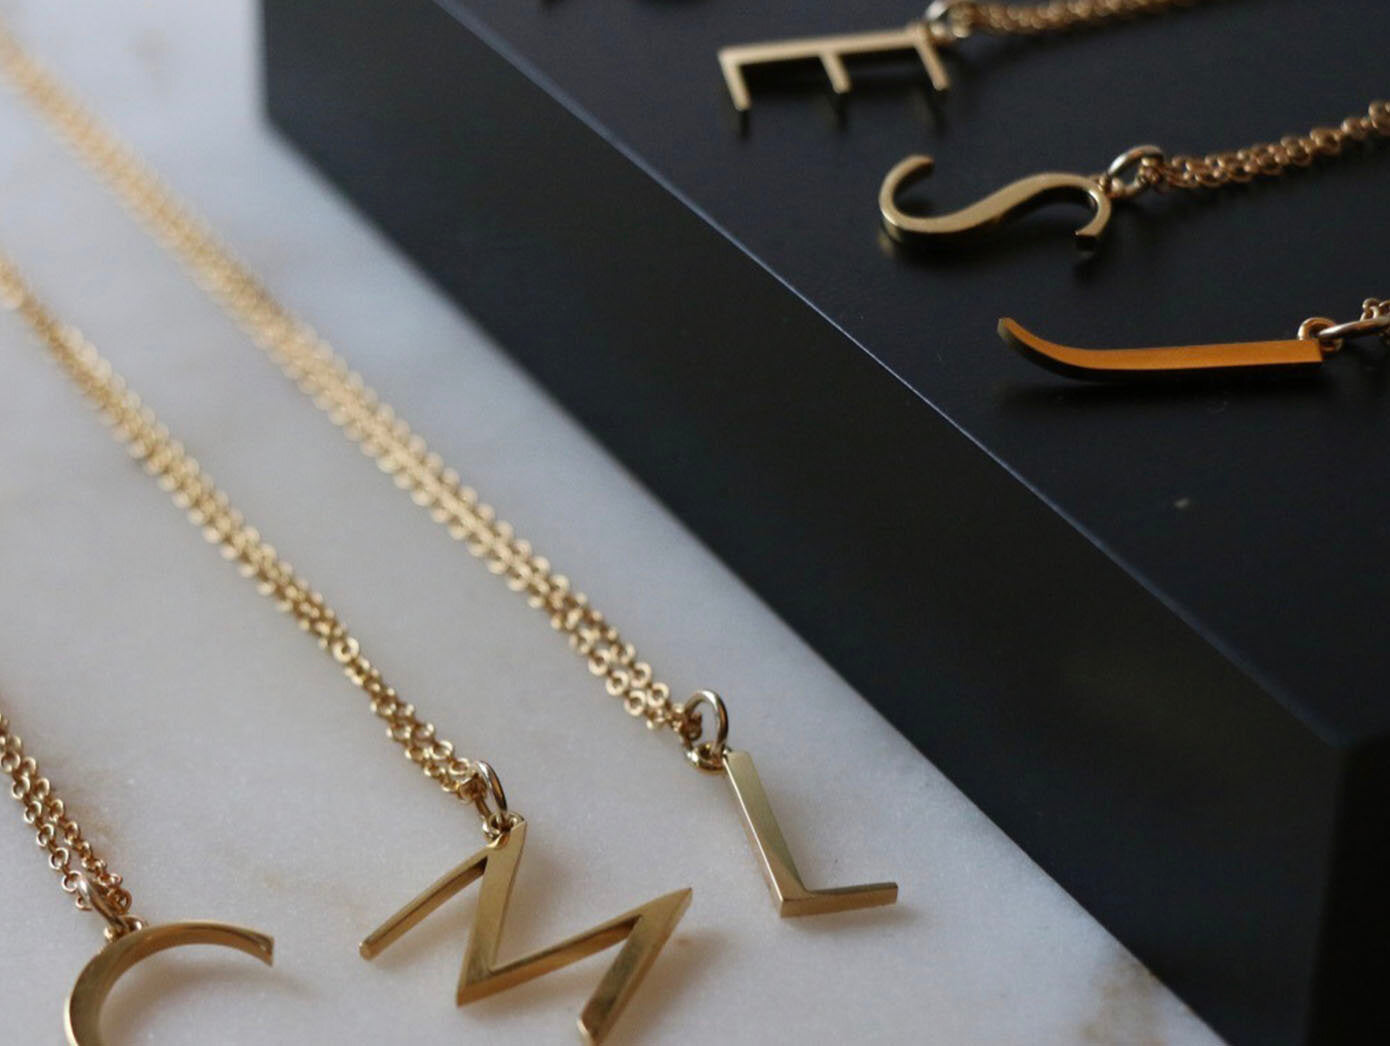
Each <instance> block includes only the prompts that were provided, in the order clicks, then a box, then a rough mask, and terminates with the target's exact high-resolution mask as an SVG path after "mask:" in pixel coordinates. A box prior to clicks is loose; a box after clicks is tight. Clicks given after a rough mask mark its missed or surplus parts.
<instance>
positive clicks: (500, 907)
mask: <svg viewBox="0 0 1390 1046" xmlns="http://www.w3.org/2000/svg"><path fill="white" fill-rule="evenodd" d="M525 843H526V822H525V821H522V822H520V823H519V824H517V825H516V826H515V827H514V828H512V829H511V831H510V832H508V833H507V834H505V835H503V836H502V837H501V838H500V839H498V840H497V841H496V842H495V843H491V844H489V845H488V846H485V847H483V849H481V850H479V851H478V852H477V853H475V854H474V855H473V856H472V857H470V858H468V860H466V861H464V862H463V863H462V864H461V865H459V866H458V867H457V868H455V869H454V870H453V871H451V872H449V873H448V874H447V875H445V876H444V877H443V878H441V879H440V880H439V881H438V882H436V883H435V884H434V885H433V886H431V887H430V888H429V889H427V890H426V891H425V892H424V893H422V894H420V896H419V897H416V898H415V899H414V900H413V901H411V902H410V903H409V904H407V905H406V906H405V907H404V908H402V909H401V910H400V911H398V912H397V913H396V914H395V915H393V916H391V918H389V919H387V920H386V922H384V923H382V924H381V926H379V927H378V928H377V929H376V930H374V931H373V932H372V933H371V935H370V936H368V937H367V939H366V940H364V941H363V942H362V949H361V950H362V957H363V958H364V959H373V958H375V957H376V956H378V955H380V954H381V953H382V952H383V951H385V950H386V949H387V948H389V947H390V946H391V945H392V944H394V943H395V942H396V941H398V940H399V939H400V938H401V937H403V936H405V934H406V933H408V932H409V931H410V930H411V929H413V928H414V927H415V926H417V925H419V924H420V923H421V922H423V921H424V920H425V919H427V918H428V917H429V916H430V915H431V914H432V913H433V912H434V911H435V910H436V909H438V908H439V907H440V906H441V905H443V904H445V903H446V902H447V901H448V900H449V899H450V898H451V897H453V896H454V895H455V894H457V893H458V892H459V891H461V890H463V889H465V888H466V887H467V886H469V885H470V884H471V883H472V882H473V881H474V880H476V879H478V878H480V877H481V879H482V880H483V882H482V885H481V886H480V887H479V888H478V911H477V914H476V916H475V917H474V919H473V929H472V931H471V932H470V933H469V935H468V950H467V951H466V952H465V953H464V957H463V971H462V972H461V973H460V975H459V984H458V995H457V1001H458V1004H459V1005H460V1006H462V1005H464V1004H465V1003H469V1002H473V1001H474V1000H475V999H482V998H484V997H486V996H488V995H495V994H496V993H498V992H503V991H506V990H507V989H508V988H515V987H516V986H517V985H519V984H525V983H526V982H527V981H530V980H534V979H535V978H537V977H543V976H545V975H546V974H547V973H553V972H554V971H556V970H559V969H563V968H564V967H566V966H568V965H570V964H571V963H574V962H578V961H579V960H580V959H583V958H586V957H588V956H590V955H593V954H595V953H597V952H601V951H603V950H604V949H606V948H611V947H612V946H613V945H615V944H617V943H619V942H620V941H621V942H624V943H623V947H622V950H621V951H620V952H619V953H618V956H617V958H616V959H614V961H613V964H612V965H611V966H609V967H608V970H607V972H606V973H605V974H604V975H603V980H601V981H600V982H599V986H598V988H596V989H595V990H594V993H593V994H592V995H591V996H589V1001H588V1002H587V1003H585V1005H584V1010H583V1012H582V1013H580V1015H579V1031H580V1033H581V1034H582V1035H583V1036H584V1037H585V1039H586V1040H587V1041H589V1042H593V1043H599V1042H602V1041H603V1038H604V1036H606V1035H607V1034H608V1032H609V1031H610V1030H611V1029H612V1027H613V1025H614V1023H616V1021H617V1020H618V1017H619V1015H620V1014H621V1013H622V1011H623V1007H625V1006H626V1005H627V1004H628V1002H629V1001H630V1000H631V998H632V996H633V993H635V992H636V991H637V987H638V985H640V984H641V983H642V978H643V977H645V976H646V974H647V971H648V970H649V969H650V968H651V965H652V963H653V962H655V961H656V957H657V954H658V953H659V952H660V951H661V949H662V946H663V945H665V943H666V941H667V940H668V939H669V938H670V936H671V933H672V931H673V930H675V928H676V923H678V922H680V920H681V916H682V915H684V914H685V910H686V908H687V907H688V906H689V904H690V896H691V891H690V890H688V889H685V890H676V891H675V892H674V893H668V894H666V895H665V896H662V897H657V898H655V899H654V900H651V901H648V902H647V903H646V904H644V905H641V906H640V907H637V908H634V909H632V910H631V911H629V912H624V913H623V914H622V915H619V916H618V917H616V918H614V919H610V920H608V922H606V923H601V924H600V925H598V926H595V927H593V928H591V929H588V930H585V931H584V932H583V933H579V934H575V935H574V936H573V937H570V938H568V939H567V940H563V941H561V942H560V943H559V944H554V945H551V946H550V947H549V948H542V949H541V950H540V951H537V952H533V953H532V954H530V955H527V956H524V957H522V958H520V959H514V960H512V961H511V962H509V963H504V964H502V965H498V963H497V949H498V945H499V944H500V943H501V939H502V926H503V923H504V922H505V921H506V918H507V902H508V901H509V900H510V899H511V893H512V880H513V879H514V878H515V876H516V868H517V864H518V863H519V862H520V860H521V851H522V847H523V846H524V845H525Z"/></svg>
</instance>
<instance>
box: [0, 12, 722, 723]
mask: <svg viewBox="0 0 1390 1046" xmlns="http://www.w3.org/2000/svg"><path fill="white" fill-rule="evenodd" d="M0 70H3V72H4V73H5V75H6V76H7V77H8V78H9V80H10V81H11V83H12V84H13V85H14V87H15V88H16V89H17V90H18V92H19V93H20V95H21V97H23V98H24V99H25V100H26V101H27V102H28V103H29V104H30V105H31V106H32V107H33V108H34V109H35V110H36V111H37V112H39V113H40V114H41V115H42V116H43V117H44V118H45V119H46V120H47V121H48V122H49V123H50V124H51V125H52V126H53V127H54V129H55V130H56V131H57V132H58V134H59V135H60V136H61V137H62V138H63V140H65V141H66V142H67V143H68V145H69V146H70V147H71V148H72V150H73V151H74V153H76V155H77V156H78V157H79V158H80V159H81V160H82V161H83V162H84V163H85V164H86V165H87V166H88V167H89V168H90V169H91V170H92V171H93V172H94V173H96V174H97V175H98V176H99V177H100V178H101V179H102V180H103V181H104V182H105V183H106V184H107V186H108V187H109V188H110V189H111V190H112V191H113V192H114V193H115V194H116V195H117V197H118V198H119V199H120V200H121V202H122V204H123V205H124V206H125V207H126V209H127V210H128V211H129V212H130V213H131V214H132V215H134V216H135V217H136V218H137V219H138V220H139V221H140V222H141V223H142V224H143V225H144V226H145V228H146V229H147V230H148V231H149V232H150V234H151V235H152V236H153V237H154V238H155V239H157V240H158V241H159V242H160V243H161V244H163V245H165V246H166V247H167V248H168V249H169V250H170V251H172V252H173V253H174V254H175V255H176V256H177V257H178V258H179V259H180V260H181V261H182V262H183V264H184V265H185V266H186V267H187V268H188V270H189V271H190V273H191V274H192V276H193V277H194V279H195V281H196V282H197V283H198V285H199V286H201V287H202V288H203V289H204V290H205V291H206V292H207V293H208V294H209V295H211V296H212V297H213V298H214V299H215V300H216V301H217V302H218V303H219V304H220V305H221V307H222V308H223V309H224V310H225V311H226V312H227V313H228V314H229V315H230V316H231V317H232V318H233V319H234V320H235V321H236V322H237V323H238V324H239V325H240V326H241V327H242V328H243V329H244V330H245V331H246V333H247V334H248V335H250V337H251V338H252V340H253V341H254V342H255V343H256V344H257V345H258V346H260V348H261V349H263V350H264V351H265V352H266V354H267V355H269V356H270V358H271V359H272V360H274V362H275V363H276V364H278V365H279V367H280V369H281V370H282V371H283V372H284V373H285V375H286V376H287V377H289V378H290V379H291V380H292V381H294V382H295V383H296V385H297V386H298V387H299V389H300V391H301V392H303V393H304V395H305V396H307V397H308V398H309V399H310V400H311V401H312V402H313V403H314V405H315V406H316V407H318V408H319V409H320V410H321V411H323V412H324V413H325V414H327V415H328V416H329V417H330V418H331V419H332V420H333V422H334V424H336V425H337V426H338V427H339V428H340V429H341V430H342V431H343V433H344V434H345V435H346V436H347V437H348V438H349V439H350V440H352V441H354V442H356V443H358V444H360V445H361V448H362V450H363V452H364V453H365V454H367V455H368V456H370V457H371V458H373V459H374V460H375V461H376V463H377V465H378V466H379V467H380V468H381V469H382V471H384V472H386V473H387V474H389V475H390V476H392V477H393V478H394V480H395V482H396V485H397V486H398V487H400V488H401V489H403V490H405V491H406V492H407V493H409V494H410V496H411V498H412V500H413V501H414V502H415V503H416V504H417V505H419V506H420V507H421V508H423V509H425V510H426V511H427V512H429V514H430V516H431V518H433V519H434V521H435V522H436V523H438V524H440V526H442V527H444V528H445V530H446V531H447V532H448V533H449V535H450V537H452V538H454V539H455V540H456V541H459V542H462V543H463V545H464V547H465V548H466V549H467V550H468V551H469V553H470V554H471V555H473V556H474V557H476V558H477V559H480V560H482V561H483V562H484V563H485V564H486V566H487V568H488V569H489V570H490V571H491V572H492V573H494V574H496V575H498V576H500V577H501V578H502V579H503V580H504V581H505V582H506V584H507V587H508V588H510V589H511V590H512V591H514V592H517V593H519V594H520V595H521V596H522V597H523V598H524V599H525V600H526V601H527V603H528V604H529V605H530V606H532V607H533V608H535V609H537V610H539V611H541V612H542V613H544V614H545V615H546V616H547V617H548V618H549V620H550V624H551V626H552V627H553V628H554V629H555V630H556V631H558V632H560V633H561V634H562V635H564V636H566V637H567V638H568V640H569V644H570V647H571V648H572V649H573V650H574V651H575V652H576V653H578V654H579V655H580V656H581V657H583V658H584V659H585V661H586V663H587V664H588V667H589V671H590V672H591V673H592V674H593V675H595V676H598V677H599V678H601V679H602V681H603V684H604V686H605V688H606V689H607V691H608V693H609V694H611V695H612V696H614V697H616V698H618V699H620V700H621V701H622V703H623V706H624V707H625V708H626V710H627V711H628V713H629V714H631V715H632V716H634V717H640V718H642V719H643V720H644V721H645V723H646V724H647V726H649V727H651V728H653V729H656V728H662V727H665V728H669V729H671V730H673V731H675V732H676V733H677V734H678V735H680V736H681V737H682V738H684V739H685V740H686V741H687V742H690V741H693V740H694V736H698V734H699V732H700V718H699V715H698V713H695V712H692V713H689V714H687V712H686V711H685V710H684V709H683V708H682V706H681V705H679V704H676V703H674V702H673V701H672V700H671V691H670V688H669V687H668V686H667V685H666V684H665V683H662V682H659V681H657V680H656V679H654V678H653V673H652V668H651V665H649V664H648V663H647V662H645V661H642V660H639V658H638V656H637V651H636V648H635V647H634V646H633V645H632V644H631V643H629V642H627V641H626V640H625V639H624V638H623V636H622V634H621V633H620V632H619V631H618V629H617V628H615V627H614V626H613V625H612V624H610V623H609V622H608V621H607V619H606V618H605V617H604V616H603V614H602V613H600V612H599V611H598V610H596V609H594V607H592V606H591V605H590V604H589V601H588V599H587V598H586V597H585V596H584V594H583V593H581V592H576V591H575V590H574V589H573V588H572V587H571V585H570V581H569V579H568V578H567V577H565V576H564V575H563V574H559V573H556V572H555V571H554V570H553V568H552V567H551V564H550V561H549V560H548V559H546V558H545V557H544V556H541V555H539V554H537V553H536V552H535V551H534V550H533V549H532V547H531V543H530V542H528V541H526V540H524V539H522V538H520V537H518V536H517V535H516V533H515V531H514V530H513V529H512V527H511V525H510V524H508V523H506V522H504V521H502V520H499V519H498V518H497V517H496V514H495V513H494V511H493V509H492V508H491V506H489V505H487V504H485V503H482V502H481V501H480V500H479V497H478V494H477V492H476V491H475V490H474V489H473V488H471V487H467V486H463V485H462V484H461V483H460V479H459V475H458V473H457V472H456V471H455V470H454V469H452V468H448V467H446V465H445V463H444V461H443V459H442V458H441V457H440V456H439V455H438V454H436V453H433V452H432V451H431V450H430V449H429V447H428V446H427V444H426V443H425V440H424V439H423V438H422V437H421V436H419V435H418V434H416V433H414V432H412V430H411V428H410V426H409V425H407V424H406V422H405V421H404V420H403V419H401V418H400V417H399V416H398V415H397V414H396V412H395V411H394V410H393V409H392V408H391V407H390V406H389V405H387V404H385V403H383V402H382V401H381V399H380V397H378V396H377V394H376V393H375V392H374V391H373V390H372V389H371V388H369V387H368V386H367V385H366V383H365V382H364V381H363V379H362V376H361V375H360V374H358V373H356V372H354V371H353V370H352V369H351V368H350V367H349V366H348V364H347V362H346V361H345V360H344V359H343V358H342V357H341V356H339V355H338V354H337V353H336V352H335V351H334V350H333V348H332V346H331V345H329V344H328V342H326V341H325V340H324V339H323V338H322V337H320V336H319V335H318V334H317V333H316V332H315V331H314V329H313V328H312V327H310V326H309V324H307V323H305V322H304V321H303V320H301V319H299V318H298V317H297V316H295V315H294V314H293V313H292V312H290V310H289V309H288V308H286V307H285V306H284V305H282V304H280V302H278V301H277V300H276V299H275V298H274V297H273V296H272V295H271V293H270V292H269V291H268V290H267V289H266V288H265V286H264V285H263V284H262V283H261V282H260V280H259V279H257V278H256V276H255V275H254V274H253V273H252V272H251V271H250V270H249V269H248V268H247V267H246V266H245V265H243V264H242V263H241V262H240V261H238V260H237V258H236V257H235V255H233V254H232V252H231V251H230V250H229V249H228V248H227V247H225V246H224V245H223V244H222V243H221V242H220V241H219V240H218V239H217V237H216V236H215V235H214V234H213V232H212V231H211V229H210V228H209V227H208V226H207V225H206V223H204V222H203V221H202V220H200V219H199V218H198V217H196V216H195V215H194V214H193V212H192V211H191V210H190V209H189V208H188V207H187V206H186V205H184V204H183V203H181V202H180V201H179V200H178V199H177V198H176V197H175V196H174V194H173V192H172V191H171V190H170V189H169V188H168V187H167V186H166V185H165V184H164V183H163V182H162V180H161V179H160V178H159V176H158V175H157V174H155V173H154V171H153V170H152V169H151V168H150V167H149V165H148V164H146V163H145V162H143V161H142V160H141V159H140V158H139V156H138V155H137V154H136V153H135V152H134V151H133V150H132V149H130V148H129V147H128V146H126V145H125V144H124V143H122V142H121V141H119V140H118V139H117V138H116V137H115V136H114V135H113V134H111V133H110V132H109V131H107V130H106V129H105V128H104V127H102V126H101V124H100V123H99V122H98V121H97V119H96V118H95V117H94V116H93V115H92V114H91V113H90V112H88V111H87V109H86V108H85V107H84V106H82V104H81V103H80V102H78V101H77V100H76V99H75V98H74V97H72V96H71V95H70V94H68V92H67V91H65V90H64V89H63V87H62V86H61V85H60V84H59V83H58V81H57V80H56V78H54V77H53V76H52V75H51V74H49V73H48V72H47V71H46V70H45V69H44V68H43V67H42V66H40V65H39V64H38V63H37V62H35V61H34V60H33V59H32V58H30V57H29V56H28V55H27V54H25V53H24V51H23V50H22V49H21V48H20V46H19V44H18V43H17V41H15V40H14V39H13V37H11V36H10V35H9V33H8V32H7V31H6V30H4V29H3V28H0ZM692 735H694V736H692Z"/></svg>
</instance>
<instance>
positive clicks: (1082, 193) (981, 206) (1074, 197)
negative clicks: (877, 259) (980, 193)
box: [878, 156, 1112, 249]
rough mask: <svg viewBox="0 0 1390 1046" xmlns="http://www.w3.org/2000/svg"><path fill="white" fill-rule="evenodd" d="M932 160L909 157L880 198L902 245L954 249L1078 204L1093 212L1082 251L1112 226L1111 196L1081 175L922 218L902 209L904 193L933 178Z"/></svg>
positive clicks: (1032, 180) (1080, 239)
mask: <svg viewBox="0 0 1390 1046" xmlns="http://www.w3.org/2000/svg"><path fill="white" fill-rule="evenodd" d="M934 167H935V162H934V161H933V160H932V158H931V157H930V156H909V157H907V159H905V160H902V161H901V162H900V163H898V165H897V166H896V167H894V168H893V169H892V170H891V171H889V172H888V177H886V178H885V179H884V180H883V187H882V188H881V189H880V190H879V193H878V210H879V215H880V216H881V217H882V219H883V228H884V231H885V232H887V233H888V235H889V236H890V237H892V238H893V239H894V240H897V241H898V242H899V243H911V242H913V241H916V240H920V241H925V242H926V243H928V244H931V245H936V244H943V245H951V244H954V243H957V242H959V241H960V240H962V239H965V238H969V237H974V236H976V235H978V234H979V233H981V232H984V231H986V230H989V229H993V228H995V227H997V226H999V225H1001V224H1003V223H1004V222H1005V221H1007V220H1008V219H1010V218H1013V217H1016V216H1018V215H1021V214H1026V213H1028V212H1029V211H1032V210H1035V209H1036V208H1038V207H1043V206H1045V205H1047V204H1049V203H1056V202H1062V201H1065V202H1076V203H1084V204H1087V205H1089V206H1090V208H1091V220H1090V221H1088V222H1087V223H1086V224H1085V225H1083V226H1082V227H1081V228H1080V229H1077V230H1076V242H1077V245H1078V246H1079V247H1083V248H1087V249H1090V248H1093V247H1095V246H1096V244H1097V243H1099V242H1100V237H1101V234H1102V233H1103V232H1105V227H1106V226H1107V225H1109V224H1110V215H1111V212H1112V207H1111V204H1110V197H1109V196H1107V195H1106V194H1105V192H1104V190H1103V189H1102V188H1101V184H1100V182H1099V181H1098V180H1097V179H1095V178H1088V177H1086V176H1085V175H1080V174H1057V173H1046V174H1035V175H1032V176H1030V177H1027V178H1021V179H1019V180H1018V181H1016V182H1014V183H1013V184H1011V185H1006V186H1005V187H1004V188H1002V189H999V190H997V191H996V192H993V193H991V194H990V195H988V196H986V197H985V198H984V199H983V200H980V201H978V202H977V203H973V204H971V205H970V206H968V207H965V208H963V209H961V210H959V211H955V212H954V213H952V214H945V215H941V216H939V217H932V218H928V217H922V216H918V215H912V214H908V213H907V212H906V211H904V210H903V209H902V208H901V207H899V206H898V200H897V197H898V194H899V193H900V192H902V191H903V190H904V189H907V188H908V187H910V186H911V185H912V184H913V183H914V182H918V181H921V180H922V179H923V178H925V177H927V176H928V175H930V174H931V172H932V170H933V169H934Z"/></svg>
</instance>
